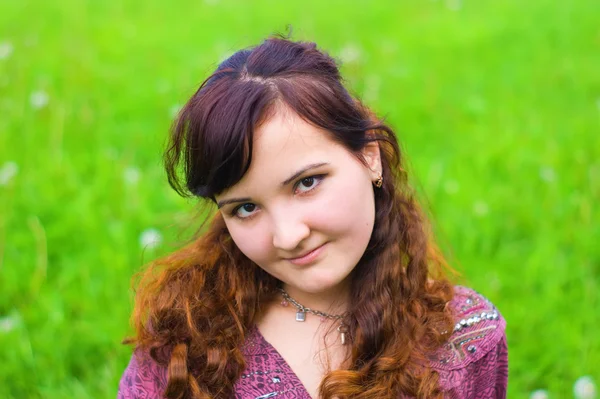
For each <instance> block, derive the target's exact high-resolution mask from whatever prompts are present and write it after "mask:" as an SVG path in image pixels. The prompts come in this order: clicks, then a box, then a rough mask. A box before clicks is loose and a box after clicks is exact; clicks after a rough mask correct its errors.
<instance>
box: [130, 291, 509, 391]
mask: <svg viewBox="0 0 600 399" xmlns="http://www.w3.org/2000/svg"><path fill="white" fill-rule="evenodd" d="M455 293H456V295H455V297H454V299H453V300H452V302H451V303H450V305H451V307H452V309H453V310H454V313H455V314H456V325H455V327H454V331H453V333H452V335H451V337H450V339H449V341H448V342H447V343H446V344H445V345H444V346H443V347H442V348H440V349H439V350H438V351H437V353H436V354H435V356H433V357H432V358H431V363H430V365H431V367H432V368H434V369H435V370H437V371H438V373H439V375H440V385H441V387H442V389H443V391H444V393H445V395H444V397H446V398H452V399H463V398H474V399H484V398H485V399H489V398H505V397H506V386H507V381H508V351H507V346H506V335H505V327H506V322H505V320H504V319H503V318H502V316H501V315H500V313H499V312H498V311H497V310H496V308H495V307H494V305H493V304H492V303H491V302H490V301H488V300H487V299H486V298H484V297H483V296H482V295H480V294H478V293H476V292H475V291H473V290H471V289H469V288H465V287H460V286H458V287H456V289H455ZM242 353H243V354H244V356H245V358H246V363H247V366H246V369H245V371H244V373H243V375H242V376H241V378H240V379H239V380H238V381H237V382H236V384H235V386H234V392H235V398H236V399H266V398H276V399H292V398H295V399H311V397H310V395H309V394H308V392H307V391H306V389H305V388H304V386H303V385H302V383H301V382H300V380H299V379H298V377H297V376H296V375H295V374H294V372H293V371H292V370H291V368H290V367H289V366H288V364H287V363H286V361H285V360H284V359H283V358H282V357H281V355H280V354H279V353H278V352H277V350H276V349H275V348H274V347H273V346H271V344H269V343H268V342H267V341H266V340H265V338H264V337H263V336H262V335H261V333H260V331H259V330H258V328H256V327H254V328H252V329H251V331H250V333H249V334H248V337H247V340H246V343H245V344H244V346H243V348H242ZM166 384H167V370H166V368H164V367H162V366H160V365H158V364H157V363H156V362H154V361H153V360H152V359H151V358H150V357H149V356H148V355H145V354H142V353H139V352H136V353H134V355H133V356H132V357H131V361H130V363H129V365H128V366H127V369H126V370H125V372H124V373H123V376H122V378H121V382H120V384H119V393H118V399H159V398H162V397H163V396H162V393H163V392H164V389H165V387H166Z"/></svg>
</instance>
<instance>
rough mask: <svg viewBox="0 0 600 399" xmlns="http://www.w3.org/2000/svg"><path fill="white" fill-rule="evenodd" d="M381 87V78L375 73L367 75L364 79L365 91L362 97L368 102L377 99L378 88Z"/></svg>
mask: <svg viewBox="0 0 600 399" xmlns="http://www.w3.org/2000/svg"><path fill="white" fill-rule="evenodd" d="M380 88H381V78H380V77H379V76H377V75H369V76H367V77H366V79H365V91H364V94H363V98H364V99H365V102H367V103H370V102H374V101H376V100H377V98H378V97H379V89H380Z"/></svg>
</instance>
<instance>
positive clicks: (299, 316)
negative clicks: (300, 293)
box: [296, 309, 306, 321]
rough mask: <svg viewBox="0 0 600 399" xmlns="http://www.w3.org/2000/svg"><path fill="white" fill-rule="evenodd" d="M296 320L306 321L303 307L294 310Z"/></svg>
mask: <svg viewBox="0 0 600 399" xmlns="http://www.w3.org/2000/svg"><path fill="white" fill-rule="evenodd" d="M296 321H306V312H305V311H304V309H299V310H298V311H297V312H296Z"/></svg>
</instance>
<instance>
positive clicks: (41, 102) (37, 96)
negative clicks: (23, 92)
mask: <svg viewBox="0 0 600 399" xmlns="http://www.w3.org/2000/svg"><path fill="white" fill-rule="evenodd" d="M48 100H49V97H48V93H46V92H44V91H41V90H39V91H34V92H33V93H31V96H29V103H30V104H31V106H32V107H33V108H35V109H40V108H44V107H45V106H46V105H48Z"/></svg>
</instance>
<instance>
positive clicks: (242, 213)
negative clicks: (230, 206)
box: [233, 203, 256, 219]
mask: <svg viewBox="0 0 600 399" xmlns="http://www.w3.org/2000/svg"><path fill="white" fill-rule="evenodd" d="M255 210H256V205H254V204H251V203H246V204H242V205H240V206H238V207H237V208H235V209H234V210H233V214H234V216H237V217H238V218H240V219H247V218H249V217H251V216H252V215H253V214H254V211H255Z"/></svg>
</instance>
